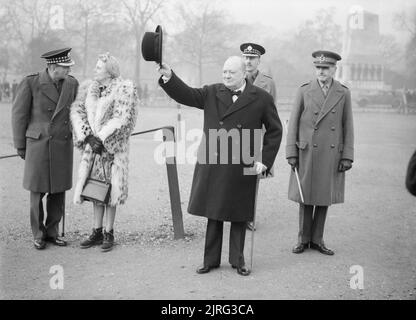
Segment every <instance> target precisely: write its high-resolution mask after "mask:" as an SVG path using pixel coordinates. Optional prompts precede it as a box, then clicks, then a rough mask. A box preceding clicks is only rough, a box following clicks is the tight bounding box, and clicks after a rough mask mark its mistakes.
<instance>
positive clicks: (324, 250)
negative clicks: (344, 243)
mask: <svg viewBox="0 0 416 320" xmlns="http://www.w3.org/2000/svg"><path fill="white" fill-rule="evenodd" d="M311 249H315V250H318V251H319V252H320V253H323V254H326V255H328V256H333V255H334V254H335V252H334V251H332V250H331V249H328V248H327V247H325V244H323V243H321V244H316V243H313V242H311Z"/></svg>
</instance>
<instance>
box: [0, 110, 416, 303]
mask: <svg viewBox="0 0 416 320" xmlns="http://www.w3.org/2000/svg"><path fill="white" fill-rule="evenodd" d="M0 110H2V116H1V118H0V125H1V126H2V128H3V129H4V130H2V132H1V133H0V147H1V150H2V151H1V154H2V155H4V154H8V153H13V152H14V150H13V147H12V144H11V129H10V105H9V104H0ZM280 116H281V118H282V120H286V119H288V117H289V113H288V112H287V111H282V112H281V113H280ZM182 118H183V119H184V120H185V121H186V129H187V130H189V129H192V128H200V127H201V124H202V113H201V112H199V111H198V110H193V109H190V108H186V109H182ZM354 120H355V135H356V161H355V163H354V167H353V169H352V170H351V171H350V172H349V173H348V176H347V185H346V202H345V203H344V204H341V205H336V206H332V207H331V208H330V210H329V214H328V219H327V223H326V231H325V232H326V233H325V241H326V244H327V245H328V246H329V247H330V248H333V249H334V250H335V252H336V254H335V256H332V257H328V256H324V255H321V254H319V253H318V252H316V251H309V250H308V251H306V252H305V253H304V254H302V255H294V254H292V253H291V248H292V246H293V245H294V244H295V243H296V240H297V227H298V219H297V205H296V204H295V203H293V202H290V201H289V200H287V187H288V177H289V170H290V169H289V167H288V165H287V164H286V161H285V159H284V142H283V144H282V147H281V151H280V152H279V154H278V157H277V160H276V177H275V178H273V179H267V180H262V181H261V183H260V189H259V191H260V192H259V197H258V210H257V216H258V232H256V234H255V235H256V237H255V250H254V252H255V254H254V262H253V263H254V270H253V273H252V274H251V275H250V276H249V277H241V276H239V275H237V274H236V272H235V270H233V269H231V267H230V266H229V265H228V263H227V261H228V258H227V256H228V230H229V226H228V224H226V227H225V232H224V245H223V264H222V267H221V268H220V269H217V270H215V271H212V272H210V273H209V274H206V275H197V274H196V273H195V268H196V267H197V266H198V265H199V264H200V263H201V262H202V257H203V246H204V232H205V223H206V221H205V220H204V219H203V218H199V217H194V216H191V215H189V214H187V213H186V208H187V204H188V198H189V192H190V186H191V181H192V174H193V165H192V164H180V165H178V175H179V184H180V191H181V201H182V210H183V215H184V216H183V218H184V226H185V233H186V236H185V239H183V240H173V231H172V226H171V225H172V223H171V213H170V204H169V192H168V187H167V176H166V168H165V167H164V166H163V165H158V164H156V163H155V161H154V159H153V150H154V148H155V147H157V146H158V145H159V144H160V142H157V141H154V137H153V134H147V135H144V136H138V137H134V138H133V139H132V143H131V158H130V184H129V200H128V202H127V203H126V205H125V206H121V207H119V208H118V209H117V210H118V212H117V217H116V225H115V237H116V241H117V245H116V247H115V248H114V250H113V251H111V252H108V253H101V252H100V251H99V249H98V248H91V249H88V250H81V249H79V243H80V241H81V240H82V239H84V238H85V237H86V236H87V234H88V233H89V232H90V230H91V227H92V210H91V205H90V204H89V203H85V204H83V205H74V204H72V191H69V192H68V193H67V198H66V199H67V200H66V201H67V208H66V239H67V240H68V241H69V246H68V247H66V248H58V247H53V246H48V248H47V249H46V250H44V251H37V250H35V249H34V248H33V246H32V243H31V238H32V236H31V232H30V225H29V212H28V211H29V210H28V207H29V193H28V192H27V191H25V190H23V188H22V187H21V185H22V175H23V161H21V160H18V159H16V158H14V159H7V160H2V161H1V163H0V177H1V180H0V181H1V182H0V189H1V211H0V212H1V221H2V224H1V226H0V243H1V247H0V250H1V255H0V257H1V264H0V266H1V275H0V298H2V299H411V300H414V299H415V296H416V257H415V254H414V248H415V247H416V236H415V231H416V209H415V208H416V206H415V203H416V199H415V198H414V197H412V196H411V195H410V194H409V193H408V192H407V191H406V190H405V189H404V175H405V169H406V165H407V161H408V159H409V157H410V155H411V154H412V152H413V151H414V150H415V148H416V140H415V137H416V124H415V121H416V116H415V115H408V116H405V115H399V114H394V113H371V112H365V113H364V112H356V113H355V115H354ZM168 124H176V109H173V108H172V109H163V108H158V109H151V108H142V109H141V110H140V116H139V121H138V124H137V128H136V129H137V130H146V129H149V128H155V127H158V126H162V125H168ZM188 145H189V143H188ZM78 159H79V154H78V152H76V153H75V159H74V160H75V161H74V164H75V166H74V179H75V173H76V170H77V162H78ZM250 248H251V233H250V232H248V233H247V239H246V260H247V263H248V264H249V263H250V261H249V253H250ZM53 265H60V266H62V267H63V270H64V289H63V290H52V289H51V288H50V286H49V280H50V278H51V277H52V274H50V273H49V271H50V268H51V266H53ZM353 265H359V266H362V267H363V270H364V289H362V290H353V289H351V288H350V278H351V277H352V276H353V274H351V273H350V268H351V266H353Z"/></svg>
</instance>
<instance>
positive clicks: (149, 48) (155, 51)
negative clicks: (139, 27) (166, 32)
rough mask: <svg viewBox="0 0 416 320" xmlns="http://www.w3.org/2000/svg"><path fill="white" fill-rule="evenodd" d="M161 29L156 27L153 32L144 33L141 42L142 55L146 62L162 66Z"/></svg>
mask: <svg viewBox="0 0 416 320" xmlns="http://www.w3.org/2000/svg"><path fill="white" fill-rule="evenodd" d="M162 43H163V32H162V27H161V26H157V27H156V30H155V32H146V33H145V34H144V36H143V40H142V55H143V59H144V60H146V61H156V62H157V63H159V64H160V65H162Z"/></svg>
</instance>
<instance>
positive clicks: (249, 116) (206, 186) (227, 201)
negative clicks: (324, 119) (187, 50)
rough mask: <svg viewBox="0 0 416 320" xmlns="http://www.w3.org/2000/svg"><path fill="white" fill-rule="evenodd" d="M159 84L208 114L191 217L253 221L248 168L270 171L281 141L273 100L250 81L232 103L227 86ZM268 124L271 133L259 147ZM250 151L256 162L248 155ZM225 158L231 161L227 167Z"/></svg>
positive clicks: (173, 79)
mask: <svg viewBox="0 0 416 320" xmlns="http://www.w3.org/2000/svg"><path fill="white" fill-rule="evenodd" d="M159 84H160V85H161V87H162V88H163V89H164V90H165V91H166V93H167V94H168V95H169V96H170V97H172V98H173V99H175V100H176V101H177V102H179V103H181V104H184V105H188V106H191V107H196V108H199V109H202V110H203V112H204V128H203V132H204V135H203V139H202V142H201V144H200V146H199V150H198V156H197V159H198V160H197V163H196V166H195V171H194V176H193V181H192V189H191V196H190V200H189V206H188V211H189V213H191V214H194V215H198V216H204V217H207V218H209V219H213V220H220V221H233V222H237V221H241V222H242V221H252V220H253V216H254V199H255V189H256V176H255V175H250V174H249V170H245V169H247V168H248V167H249V166H250V165H252V163H253V162H254V161H260V162H262V163H263V164H264V165H266V166H267V168H269V169H270V168H271V167H272V165H273V162H274V160H275V157H276V154H277V152H278V150H279V146H280V142H281V138H282V126H281V122H280V119H279V116H278V113H277V111H276V107H275V105H274V102H273V98H272V96H271V95H270V94H268V93H267V92H266V91H264V90H263V89H260V88H258V87H256V86H253V85H252V84H250V83H249V82H248V81H247V84H246V87H245V90H244V91H243V93H242V94H241V95H240V96H239V98H238V99H237V100H236V101H235V102H234V103H233V100H232V96H231V92H230V90H229V89H227V88H226V87H225V86H224V84H221V83H218V84H213V85H206V86H204V87H203V88H191V87H189V86H188V85H186V84H185V83H184V82H182V80H180V79H179V78H178V77H177V76H176V75H175V73H173V74H172V77H171V78H170V80H169V81H168V82H166V83H164V81H163V80H162V79H160V80H159ZM263 125H264V127H265V130H266V132H265V134H264V138H263V145H260V143H258V142H259V141H261V132H262V130H261V129H262V126H263ZM256 130H257V131H256ZM255 132H257V134H255ZM244 136H245V138H244ZM248 136H250V143H248V144H247V143H246V142H247V139H246V138H247V137H248ZM229 137H233V138H230V139H229ZM229 140H231V143H230V144H228V148H222V147H221V141H229ZM255 141H257V143H256V142H255ZM233 148H234V149H233ZM233 150H234V151H233ZM248 152H250V155H251V156H252V158H250V157H246V156H244V155H247V154H248ZM238 158H239V159H238ZM221 159H227V160H226V163H224V162H222V161H221ZM213 160H215V161H213Z"/></svg>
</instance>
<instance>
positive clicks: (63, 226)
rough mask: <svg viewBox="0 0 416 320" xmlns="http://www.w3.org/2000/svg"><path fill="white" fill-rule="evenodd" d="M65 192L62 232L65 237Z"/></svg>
mask: <svg viewBox="0 0 416 320" xmlns="http://www.w3.org/2000/svg"><path fill="white" fill-rule="evenodd" d="M65 196H66V195H65V194H64V202H63V204H62V205H63V208H62V211H63V214H62V233H61V237H65Z"/></svg>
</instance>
